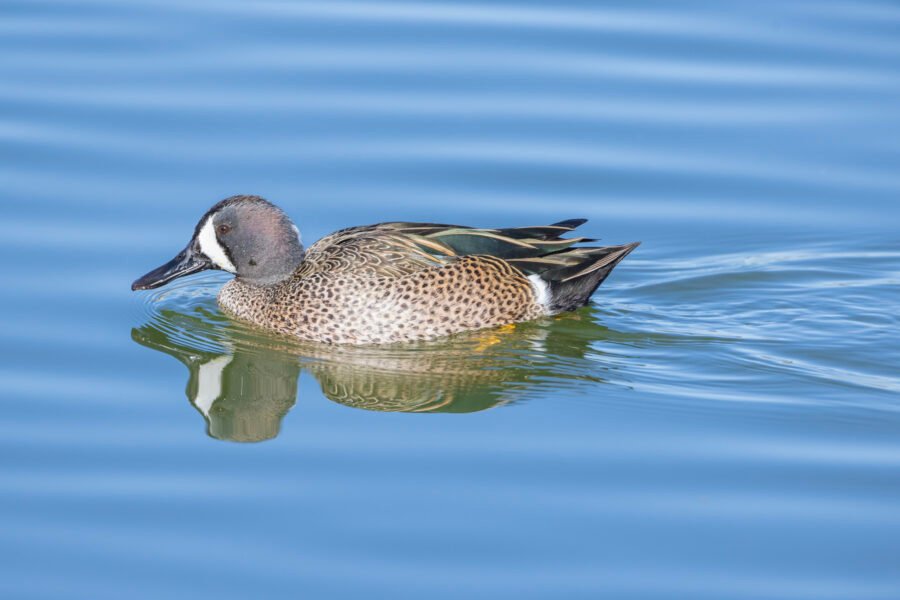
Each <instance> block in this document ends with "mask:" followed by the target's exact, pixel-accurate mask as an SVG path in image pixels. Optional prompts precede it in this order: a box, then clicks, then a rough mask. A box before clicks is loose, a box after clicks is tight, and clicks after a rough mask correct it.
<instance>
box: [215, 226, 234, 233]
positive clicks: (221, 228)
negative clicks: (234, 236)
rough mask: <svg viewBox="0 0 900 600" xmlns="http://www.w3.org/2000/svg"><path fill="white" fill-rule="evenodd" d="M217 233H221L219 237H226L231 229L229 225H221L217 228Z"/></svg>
mask: <svg viewBox="0 0 900 600" xmlns="http://www.w3.org/2000/svg"><path fill="white" fill-rule="evenodd" d="M216 231H218V232H219V235H225V234H226V233H228V232H229V231H231V227H229V226H228V225H219V226H218V227H216Z"/></svg>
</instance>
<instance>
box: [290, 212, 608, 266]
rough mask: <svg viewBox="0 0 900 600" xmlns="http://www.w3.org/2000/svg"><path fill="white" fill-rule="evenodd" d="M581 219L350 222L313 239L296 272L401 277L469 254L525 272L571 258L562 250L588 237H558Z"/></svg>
mask: <svg viewBox="0 0 900 600" xmlns="http://www.w3.org/2000/svg"><path fill="white" fill-rule="evenodd" d="M584 222H585V219H570V220H568V221H560V222H559V223H554V224H552V225H543V226H538V227H515V228H506V229H478V228H474V227H466V226H463V225H445V224H438V223H406V222H391V223H379V224H377V225H368V226H364V227H352V228H349V229H342V230H341V231H337V232H335V233H332V234H331V235H328V236H326V237H324V238H322V239H321V240H319V241H318V242H316V243H315V244H313V245H312V246H311V247H310V248H309V250H308V251H307V255H306V259H305V260H304V266H303V267H301V269H302V270H301V274H303V275H305V274H310V273H312V272H316V271H320V270H325V271H328V272H347V271H359V272H360V273H371V274H375V275H395V276H400V275H404V274H408V273H412V272H415V271H420V270H422V269H427V268H434V267H439V266H444V265H446V264H449V263H451V262H453V261H454V260H456V259H457V258H459V257H461V256H472V255H481V256H493V257H496V258H502V259H504V260H507V261H509V262H510V264H512V265H514V266H517V267H518V268H519V269H521V270H522V271H524V272H526V273H536V272H541V271H545V270H547V269H549V268H551V267H563V266H568V265H570V264H571V260H570V259H564V258H563V257H562V254H564V253H565V252H566V251H567V250H569V249H570V248H571V247H572V246H573V245H574V244H578V243H580V242H589V241H593V240H589V239H587V238H581V237H579V238H562V237H561V236H562V235H564V234H566V233H569V232H571V231H572V230H574V229H575V228H576V227H578V226H579V225H581V224H582V223H584ZM557 256H558V257H559V258H551V257H557ZM535 261H537V262H535Z"/></svg>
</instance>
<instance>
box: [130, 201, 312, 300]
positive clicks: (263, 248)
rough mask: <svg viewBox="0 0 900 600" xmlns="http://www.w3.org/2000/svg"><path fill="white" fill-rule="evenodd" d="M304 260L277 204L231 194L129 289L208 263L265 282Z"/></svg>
mask: <svg viewBox="0 0 900 600" xmlns="http://www.w3.org/2000/svg"><path fill="white" fill-rule="evenodd" d="M302 260H303V245H302V244H301V243H300V232H299V231H298V230H297V228H296V227H295V226H294V224H293V223H291V220H290V219H289V218H288V216H287V215H286V214H284V212H283V211H282V210H281V209H280V208H278V207H277V206H275V205H274V204H272V203H271V202H268V201H267V200H264V199H262V198H260V197H259V196H232V197H231V198H226V199H225V200H222V201H221V202H219V203H218V204H216V205H215V206H213V207H212V208H211V209H209V211H207V213H206V214H205V215H203V217H202V218H201V219H200V222H199V223H197V227H195V228H194V236H193V237H192V238H191V241H190V242H189V243H188V245H187V246H186V247H185V249H184V250H182V251H181V252H179V253H178V255H177V256H176V257H175V258H173V259H172V260H170V261H169V262H167V263H166V264H164V265H162V266H161V267H158V268H156V269H153V270H152V271H150V272H149V273H147V274H146V275H144V276H143V277H140V278H138V279H137V280H136V281H135V282H134V283H132V284H131V289H132V290H149V289H153V288H157V287H159V286H161V285H165V284H166V283H168V282H170V281H172V280H173V279H176V278H178V277H183V276H185V275H190V274H191V273H197V272H199V271H204V270H206V269H221V270H223V271H228V272H229V273H234V274H235V275H236V276H237V277H239V278H240V279H241V280H244V281H246V282H248V283H251V284H254V285H269V284H272V283H276V282H278V281H282V280H284V279H286V278H288V277H290V275H291V274H292V273H293V272H294V271H295V270H296V269H297V267H298V266H299V265H300V262H301V261H302Z"/></svg>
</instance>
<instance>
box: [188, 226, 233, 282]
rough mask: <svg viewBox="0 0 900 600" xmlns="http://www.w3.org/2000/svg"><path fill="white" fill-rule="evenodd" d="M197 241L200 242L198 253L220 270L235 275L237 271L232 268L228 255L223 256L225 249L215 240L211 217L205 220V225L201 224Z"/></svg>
mask: <svg viewBox="0 0 900 600" xmlns="http://www.w3.org/2000/svg"><path fill="white" fill-rule="evenodd" d="M197 240H198V241H199V242H200V252H202V253H203V254H205V255H206V258H208V259H209V260H211V261H213V263H214V264H215V265H216V266H217V267H219V268H220V269H223V270H225V271H228V272H229V273H237V269H235V268H234V265H233V264H232V263H231V260H230V259H229V258H228V255H227V254H225V249H224V248H222V244H220V243H219V240H218V239H216V230H215V228H214V226H213V215H210V216H209V218H208V219H206V223H204V224H203V227H201V228H200V235H198V236H197Z"/></svg>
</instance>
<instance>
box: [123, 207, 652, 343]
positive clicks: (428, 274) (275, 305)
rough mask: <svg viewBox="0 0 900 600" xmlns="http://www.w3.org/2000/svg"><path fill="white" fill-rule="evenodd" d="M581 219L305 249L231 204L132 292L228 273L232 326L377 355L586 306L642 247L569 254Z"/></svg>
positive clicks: (394, 231) (370, 237)
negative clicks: (377, 347) (378, 350)
mask: <svg viewBox="0 0 900 600" xmlns="http://www.w3.org/2000/svg"><path fill="white" fill-rule="evenodd" d="M584 222H585V220H584V219H572V220H569V221H561V222H559V223H554V224H553V225H545V226H541V227H518V228H511V229H475V228H472V227H464V226H459V225H438V224H435V223H380V224H377V225H367V226H362V227H351V228H349V229H342V230H340V231H337V232H335V233H332V234H330V235H328V236H325V237H324V238H322V239H321V240H319V241H318V242H316V243H315V244H313V245H312V246H310V247H309V249H306V250H304V248H303V245H302V243H301V241H300V232H299V230H298V229H297V228H296V227H295V226H294V224H293V223H292V222H291V220H290V218H288V216H287V215H286V214H285V213H284V212H283V211H282V210H281V209H279V208H278V207H277V206H275V205H274V204H271V203H270V202H268V201H266V200H264V199H262V198H260V197H258V196H233V197H231V198H227V199H225V200H222V201H221V202H219V203H218V204H216V205H215V206H213V207H212V208H211V209H209V211H207V213H206V214H205V215H203V217H202V218H201V219H200V222H199V223H197V227H196V228H195V229H194V236H193V238H191V241H190V243H189V244H188V245H187V247H186V248H185V249H184V250H182V251H181V252H180V253H178V255H177V256H176V257H175V258H173V259H172V260H171V261H169V262H168V263H166V264H164V265H163V266H161V267H159V268H157V269H154V270H153V271H150V272H149V273H147V274H146V275H144V276H143V277H141V278H140V279H138V280H137V281H135V282H134V283H133V284H132V286H131V289H132V290H146V289H151V288H155V287H159V286H161V285H164V284H166V283H168V282H169V281H171V280H173V279H175V278H177V277H182V276H184V275H188V274H191V273H196V272H198V271H202V270H205V269H221V270H224V271H228V272H229V273H234V274H235V278H234V279H233V280H232V281H229V282H228V283H227V284H225V286H224V287H223V288H222V290H221V292H219V306H220V307H221V308H222V310H223V311H224V312H226V313H228V314H230V315H232V316H233V317H236V318H238V319H241V320H244V321H248V322H250V323H252V324H254V325H257V326H259V327H262V328H264V329H268V330H270V331H274V332H277V333H281V334H286V335H289V336H293V337H295V338H299V339H303V340H311V341H318V342H327V343H335V344H381V343H390V342H401V341H409V340H425V339H432V338H437V337H441V336H445V335H450V334H453V333H459V332H462V331H468V330H473V329H481V328H485V327H495V326H499V325H506V324H510V323H518V322H522V321H530V320H532V319H536V318H539V317H542V316H547V315H554V314H558V313H561V312H563V311H567V310H574V309H576V308H578V307H580V306H583V305H585V304H587V302H588V301H589V300H590V297H591V294H593V293H594V290H595V289H597V286H599V285H600V284H601V283H602V282H603V280H604V279H606V277H607V275H609V273H610V272H611V271H612V270H613V268H614V267H615V266H616V265H617V264H618V263H619V261H621V260H622V259H623V258H625V256H627V255H628V253H629V252H631V251H632V250H634V248H635V247H637V245H638V244H639V242H636V243H633V244H626V245H623V246H605V247H590V246H587V247H585V246H582V247H574V245H575V244H578V243H581V242H590V241H593V240H588V239H587V238H568V239H564V238H562V237H561V236H562V235H563V234H566V233H568V232H570V231H572V230H573V229H575V228H576V227H578V226H579V225H581V224H582V223H584Z"/></svg>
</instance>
